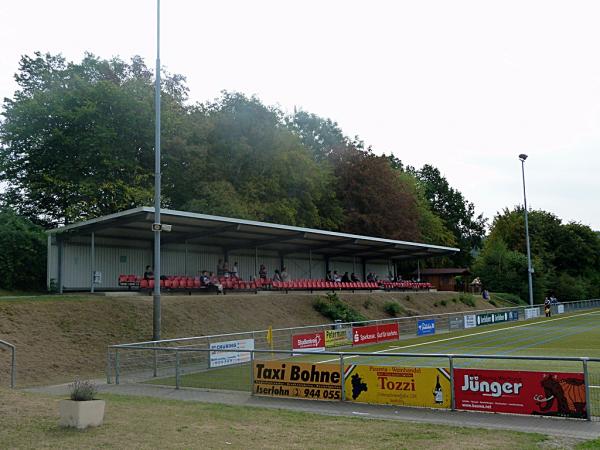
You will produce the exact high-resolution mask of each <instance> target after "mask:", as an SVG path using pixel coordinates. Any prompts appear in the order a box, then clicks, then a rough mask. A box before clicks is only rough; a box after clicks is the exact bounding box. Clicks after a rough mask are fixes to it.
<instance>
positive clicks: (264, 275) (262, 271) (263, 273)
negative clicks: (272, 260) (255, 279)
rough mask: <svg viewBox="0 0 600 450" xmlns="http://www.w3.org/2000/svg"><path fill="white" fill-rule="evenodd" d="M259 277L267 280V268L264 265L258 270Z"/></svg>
mask: <svg viewBox="0 0 600 450" xmlns="http://www.w3.org/2000/svg"><path fill="white" fill-rule="evenodd" d="M258 276H259V278H262V279H263V280H266V279H267V268H266V267H265V265H264V264H261V265H260V269H258Z"/></svg>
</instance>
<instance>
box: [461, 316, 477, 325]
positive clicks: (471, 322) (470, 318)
mask: <svg viewBox="0 0 600 450" xmlns="http://www.w3.org/2000/svg"><path fill="white" fill-rule="evenodd" d="M464 317H465V328H474V327H476V326H477V322H476V320H475V314H468V315H466V316H464Z"/></svg>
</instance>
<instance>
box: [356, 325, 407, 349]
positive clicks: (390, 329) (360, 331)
mask: <svg viewBox="0 0 600 450" xmlns="http://www.w3.org/2000/svg"><path fill="white" fill-rule="evenodd" d="M352 336H353V338H352V345H362V344H376V343H377V342H385V341H396V340H398V339H399V338H400V333H399V330H398V324H397V323H387V324H384V325H369V326H366V327H352Z"/></svg>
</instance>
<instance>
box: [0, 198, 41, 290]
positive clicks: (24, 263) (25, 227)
mask: <svg viewBox="0 0 600 450" xmlns="http://www.w3.org/2000/svg"><path fill="white" fill-rule="evenodd" d="M0 249H2V251H0V289H7V290H11V289H23V290H26V291H34V290H41V289H43V288H44V286H45V284H46V236H45V234H44V230H43V229H42V228H41V227H39V226H37V225H35V224H34V223H33V222H31V221H30V220H28V219H26V218H24V217H21V216H18V215H16V214H15V213H14V212H12V211H11V210H9V209H3V210H0Z"/></svg>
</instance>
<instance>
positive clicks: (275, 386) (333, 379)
mask: <svg viewBox="0 0 600 450" xmlns="http://www.w3.org/2000/svg"><path fill="white" fill-rule="evenodd" d="M252 370H253V371H254V378H253V386H252V389H253V392H254V393H255V394H257V395H265V396H270V397H296V398H307V399H313V400H341V399H342V374H341V372H340V365H339V364H311V363H290V362H289V361H287V362H284V361H254V366H253V368H252Z"/></svg>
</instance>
